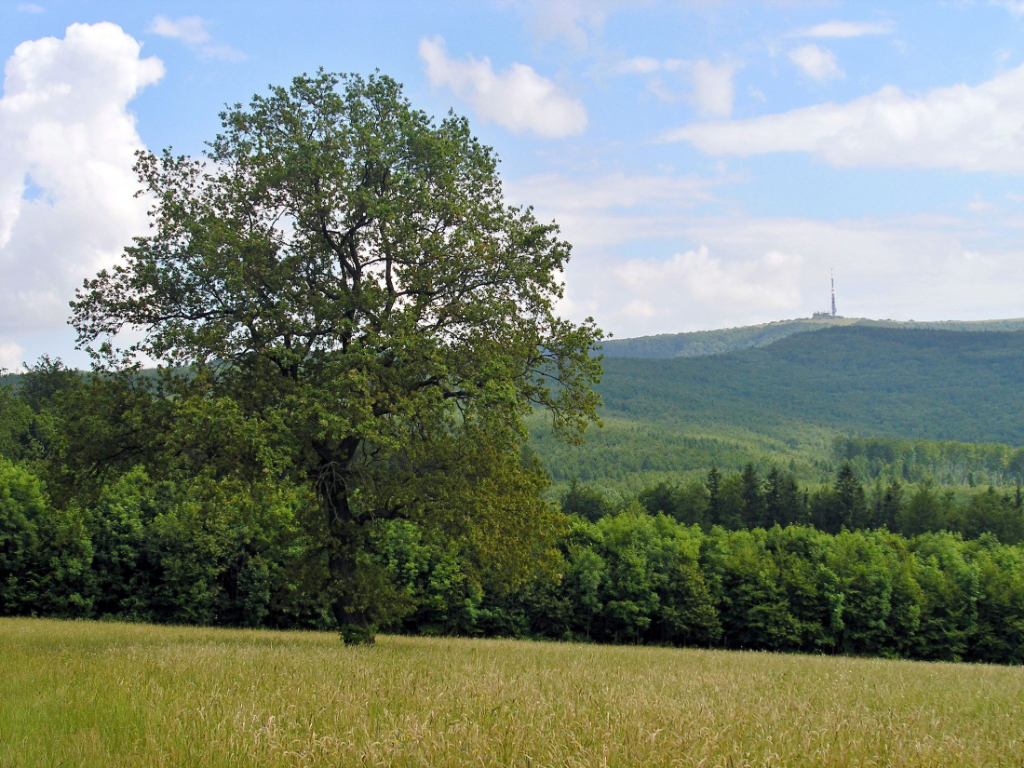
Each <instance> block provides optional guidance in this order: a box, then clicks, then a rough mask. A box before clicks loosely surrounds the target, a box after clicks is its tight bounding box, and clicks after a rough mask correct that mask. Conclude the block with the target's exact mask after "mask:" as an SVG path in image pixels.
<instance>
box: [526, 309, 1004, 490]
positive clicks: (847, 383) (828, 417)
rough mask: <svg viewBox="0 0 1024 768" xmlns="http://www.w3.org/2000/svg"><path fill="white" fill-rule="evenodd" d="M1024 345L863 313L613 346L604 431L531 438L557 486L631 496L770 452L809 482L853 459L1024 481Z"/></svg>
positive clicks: (898, 473)
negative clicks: (838, 322) (849, 321)
mask: <svg viewBox="0 0 1024 768" xmlns="http://www.w3.org/2000/svg"><path fill="white" fill-rule="evenodd" d="M631 342H632V340H623V341H622V342H608V343H607V344H609V345H611V344H615V343H620V344H629V343H631ZM1022 342H1024V333H1021V332H1020V331H1019V329H1018V330H1014V331H1006V332H999V333H992V332H977V331H969V330H963V331H954V330H939V329H928V328H924V327H914V328H890V327H885V325H884V324H874V325H870V324H855V325H850V326H846V327H829V328H824V329H822V330H820V331H816V332H814V333H799V334H795V335H791V336H788V337H786V338H783V339H781V340H778V341H775V342H774V343H772V344H770V345H768V346H765V347H762V348H757V349H745V350H740V351H733V352H728V353H727V354H717V355H711V356H703V357H687V358H676V359H638V358H635V357H633V358H626V357H616V356H613V355H612V354H611V353H609V355H608V359H606V360H605V361H604V378H603V380H602V383H601V385H600V386H599V388H598V391H599V392H600V394H601V397H602V400H603V403H604V412H603V415H602V419H603V422H604V428H603V429H601V430H597V431H596V432H595V433H594V434H592V435H589V436H588V440H587V443H586V444H584V445H582V446H580V447H579V448H575V447H574V448H572V449H571V450H570V449H569V448H567V447H564V446H561V445H559V444H557V443H556V442H554V441H553V440H551V439H549V438H547V437H545V436H544V435H543V434H542V433H541V430H540V428H539V427H540V423H539V422H538V426H537V428H536V429H535V430H534V432H533V434H532V438H531V439H532V445H533V446H534V448H535V450H536V452H537V455H538V456H539V457H540V458H541V460H542V461H543V463H544V465H545V467H546V468H547V469H548V471H550V472H551V474H552V477H553V478H554V480H555V482H556V483H567V482H568V481H569V480H570V478H572V477H577V478H579V480H580V481H581V482H585V483H591V484H598V485H600V486H601V487H602V488H603V489H605V490H606V491H617V492H623V493H626V494H635V493H637V492H638V491H640V490H642V489H643V488H645V487H649V486H652V485H655V484H657V483H658V482H661V481H668V482H671V483H678V482H681V481H685V480H688V479H692V478H694V477H697V476H703V475H704V474H705V473H706V472H707V470H708V467H710V466H711V465H712V464H713V463H714V464H717V465H718V466H719V467H720V468H722V469H726V470H730V471H732V470H740V469H742V468H743V467H744V466H746V465H747V464H748V463H753V464H754V466H755V467H757V468H758V469H759V470H761V471H762V472H763V471H767V468H768V467H770V465H771V464H773V463H775V464H778V465H780V466H782V467H786V468H789V469H790V470H791V471H793V472H794V473H795V474H796V475H797V476H798V478H799V479H800V480H801V481H803V482H808V483H811V482H813V483H820V482H826V481H830V480H831V477H832V475H833V474H834V472H835V471H836V470H837V469H839V468H840V467H841V466H842V465H843V463H845V462H849V463H850V466H851V467H852V469H853V471H854V472H855V474H857V476H858V477H860V478H862V479H874V478H876V477H882V478H883V479H884V480H886V481H890V480H892V479H900V480H901V481H902V482H906V483H915V484H916V483H921V482H924V481H925V480H928V479H931V480H934V482H935V483H936V484H939V485H969V484H970V483H971V482H973V483H974V484H975V485H978V486H984V485H989V484H993V485H997V486H999V485H1005V484H1013V483H1014V482H1017V481H1018V480H1024V448H1022V447H1021V446H1024V431H1022V427H1021V425H1022V424H1024V401H1022V400H1021V398H1020V397H1019V381H1021V380H1022V379H1024V352H1022V350H1024V343H1022ZM608 348H609V349H611V347H610V346H609V347H608Z"/></svg>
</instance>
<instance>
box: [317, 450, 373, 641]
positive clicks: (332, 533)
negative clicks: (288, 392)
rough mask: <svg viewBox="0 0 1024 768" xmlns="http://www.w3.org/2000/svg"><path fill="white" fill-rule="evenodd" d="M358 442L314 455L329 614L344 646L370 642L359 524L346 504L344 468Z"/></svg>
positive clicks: (349, 506)
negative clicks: (324, 540)
mask: <svg viewBox="0 0 1024 768" xmlns="http://www.w3.org/2000/svg"><path fill="white" fill-rule="evenodd" d="M357 447H358V441H355V440H351V441H346V443H345V444H343V446H342V448H341V450H340V451H338V452H337V453H340V454H342V455H345V454H347V455H346V456H345V458H343V459H341V460H339V459H338V458H336V456H337V453H334V452H328V451H325V450H321V451H318V453H320V456H321V462H320V467H319V477H318V479H317V492H318V495H319V496H320V504H321V506H322V508H323V513H324V516H325V522H326V523H327V538H328V541H327V569H328V573H329V574H330V577H331V583H332V588H333V590H332V591H333V593H334V598H333V605H332V606H331V612H332V613H333V614H334V618H335V621H336V622H337V624H338V628H339V630H340V631H341V636H342V638H343V639H344V640H345V643H346V644H365V643H372V642H373V632H374V629H375V627H374V624H373V620H372V619H373V617H372V616H371V615H370V614H369V613H368V611H367V610H366V607H365V602H366V601H365V599H364V597H365V596H363V595H360V594H359V581H358V580H359V573H358V568H359V548H360V544H361V536H360V524H359V521H358V520H357V519H356V516H355V515H354V514H353V511H352V507H351V504H350V503H349V493H348V487H347V486H348V483H347V481H348V477H349V471H348V467H349V466H350V462H351V461H352V457H353V456H354V454H355V451H356V448H357Z"/></svg>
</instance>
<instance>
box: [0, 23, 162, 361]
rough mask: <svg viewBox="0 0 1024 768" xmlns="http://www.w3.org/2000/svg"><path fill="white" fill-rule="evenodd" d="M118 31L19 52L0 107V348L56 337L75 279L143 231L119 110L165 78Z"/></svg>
mask: <svg viewBox="0 0 1024 768" xmlns="http://www.w3.org/2000/svg"><path fill="white" fill-rule="evenodd" d="M140 48H141V46H140V44H139V43H138V42H137V41H136V40H134V39H133V38H132V37H130V36H129V35H127V34H125V32H124V31H122V30H121V28H120V27H118V26H116V25H114V24H109V23H101V24H95V25H86V24H74V25H72V26H70V27H68V28H67V31H66V32H65V36H64V38H63V39H62V40H59V39H57V38H54V37H46V38H42V39H40V40H34V41H29V42H25V43H22V44H21V45H19V46H18V47H17V48H16V49H15V51H14V54H13V55H12V56H11V58H10V59H8V61H7V64H6V69H5V73H6V77H5V80H4V94H3V97H2V98H0V344H3V345H4V348H5V349H6V350H8V351H7V352H6V353H5V354H8V355H9V354H13V353H12V352H10V350H12V349H13V348H14V341H13V339H14V338H15V336H16V335H19V336H20V335H21V334H30V333H38V332H48V331H53V330H55V329H60V328H61V327H63V325H64V323H65V321H66V319H67V317H68V314H69V310H68V301H69V300H70V299H71V298H72V297H73V296H74V290H75V288H76V287H78V286H79V285H80V284H81V282H82V280H83V279H85V278H86V277H90V276H92V275H93V274H95V272H96V271H97V270H98V269H100V268H102V267H108V266H110V265H111V264H112V263H114V262H115V261H116V259H117V258H118V256H119V255H120V253H121V251H122V249H123V248H124V246H125V245H128V244H130V242H131V238H132V237H133V236H134V235H138V234H141V233H143V232H145V230H146V226H147V218H146V208H147V203H146V202H145V201H144V200H139V199H135V198H134V193H135V192H136V190H137V189H138V187H139V184H138V181H137V179H136V177H135V174H134V173H133V172H132V170H131V167H132V164H133V162H134V153H135V151H136V150H138V149H141V148H143V144H142V141H141V139H140V138H139V135H138V133H137V132H136V130H135V117H134V116H133V115H132V114H131V113H130V112H129V111H128V108H127V105H128V102H130V101H131V100H132V99H133V98H134V97H135V96H136V95H137V94H138V93H139V92H140V91H141V90H143V89H144V88H146V87H147V86H149V85H151V84H153V83H156V82H157V81H158V80H160V78H161V77H162V76H163V74H164V67H163V64H162V63H161V62H160V60H159V59H156V58H147V59H142V58H140V55H139V54H140ZM18 362H20V361H18Z"/></svg>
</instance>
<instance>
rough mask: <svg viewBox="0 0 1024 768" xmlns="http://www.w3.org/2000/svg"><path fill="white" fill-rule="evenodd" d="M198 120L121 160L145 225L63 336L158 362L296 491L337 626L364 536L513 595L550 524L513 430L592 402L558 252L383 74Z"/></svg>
mask: <svg viewBox="0 0 1024 768" xmlns="http://www.w3.org/2000/svg"><path fill="white" fill-rule="evenodd" d="M221 119H222V125H223V128H222V132H221V133H220V134H219V135H218V136H217V137H216V138H215V139H214V140H213V141H212V142H211V143H210V144H209V149H208V151H207V152H206V156H205V157H204V158H200V159H197V158H191V157H183V156H175V155H174V154H173V153H172V152H171V151H169V150H167V151H164V152H163V153H162V154H161V155H155V154H152V153H140V155H139V157H138V163H137V166H136V170H137V172H138V174H139V178H140V181H141V182H142V184H143V187H144V189H143V192H144V193H147V194H149V195H151V197H152V200H153V206H152V210H151V231H150V233H149V234H148V235H146V236H144V237H140V238H137V239H136V240H135V242H134V244H133V245H132V246H131V247H129V248H127V249H126V251H125V254H124V259H123V261H122V263H121V264H119V265H117V266H115V267H114V268H113V269H111V270H109V271H103V272H100V273H99V274H98V275H97V277H96V278H95V279H93V280H90V281H87V282H86V284H85V285H84V287H83V288H82V289H80V291H79V292H78V295H77V298H76V300H75V301H74V302H73V303H72V308H73V318H72V321H73V323H74V325H75V327H76V329H77V331H78V335H79V344H80V345H81V346H85V347H88V348H89V349H90V350H92V352H93V354H94V357H95V360H96V361H97V366H98V367H100V368H102V369H105V370H113V369H124V368H129V367H130V366H131V365H132V364H134V365H138V362H137V361H138V360H139V359H140V358H149V359H151V360H157V361H159V363H160V367H161V369H162V372H163V375H162V378H161V382H162V383H161V384H160V387H162V388H163V391H164V392H165V393H166V394H169V395H172V396H173V399H174V401H175V402H182V401H189V400H194V401H197V402H199V403H202V404H205V405H204V406H202V407H208V408H209V413H210V414H215V413H219V414H223V413H224V410H223V408H221V409H220V410H218V409H217V408H214V407H213V405H212V404H215V403H220V402H226V403H230V413H231V414H232V416H231V418H241V419H243V420H245V421H246V422H247V423H248V424H250V426H251V430H255V433H252V432H251V431H242V432H240V433H239V434H242V435H245V436H246V437H245V439H248V440H253V441H256V440H257V437H256V436H254V434H256V433H258V442H259V445H260V446H261V451H262V454H261V456H260V457H259V461H260V462H261V466H262V471H263V472H264V473H270V474H272V475H274V476H279V477H280V478H282V479H284V480H288V481H292V482H296V483H299V484H305V485H307V486H308V487H310V488H312V489H315V491H316V493H317V496H318V498H319V500H320V505H321V508H322V512H323V514H322V516H321V518H320V521H319V525H320V526H321V528H320V529H319V534H320V535H321V536H322V537H323V541H324V542H325V546H326V548H327V550H328V560H329V563H330V567H329V571H330V574H331V578H332V581H333V584H334V589H335V590H336V600H335V613H336V616H337V618H338V621H339V623H340V624H342V625H346V624H348V625H355V626H363V627H365V626H370V625H372V624H373V623H374V622H375V621H377V620H378V619H379V618H381V617H386V616H387V615H388V613H387V612H388V610H390V609H389V607H388V606H389V601H388V600H387V599H385V598H384V597H382V595H384V594H385V593H386V590H383V587H381V579H382V578H383V577H382V575H381V574H380V573H377V572H375V571H374V569H373V567H372V565H371V564H370V563H368V562H367V561H366V559H365V558H362V557H360V551H361V548H362V546H363V544H364V543H365V541H366V540H367V537H369V536H371V535H372V533H373V527H374V526H375V525H377V524H379V523H380V522H381V521H388V520H393V519H398V518H407V519H414V520H416V521H417V522H419V523H421V524H423V525H425V526H427V527H428V528H430V527H434V528H437V529H443V530H444V531H445V534H446V535H447V536H450V537H452V538H453V539H454V540H457V541H459V542H461V546H463V547H464V548H466V550H467V551H468V552H470V553H471V555H472V558H471V559H474V560H475V561H476V562H479V563H481V564H486V565H487V566H489V568H491V569H493V568H494V567H495V566H497V567H499V568H500V569H501V570H502V573H503V579H511V580H512V581H514V580H515V578H516V574H517V573H519V572H520V571H521V570H522V565H523V563H524V562H528V561H529V559H530V557H529V556H530V555H531V554H537V553H538V552H539V551H540V550H543V549H544V547H546V546H549V544H548V543H545V540H544V536H543V535H542V534H543V532H544V531H550V530H552V524H549V523H552V521H551V520H546V519H545V518H546V517H547V516H549V515H550V514H551V513H550V512H549V511H548V508H547V506H546V504H545V503H544V502H543V501H542V500H541V498H540V493H539V491H540V489H541V488H542V487H543V486H544V484H545V483H546V478H545V476H544V474H543V472H542V471H541V469H540V468H539V466H538V465H537V464H536V462H535V461H530V460H524V459H523V457H522V455H521V450H520V449H521V447H522V444H523V442H524V441H525V438H526V432H525V429H524V426H523V420H524V418H525V417H526V416H527V414H529V413H530V412H531V411H532V410H533V409H535V408H536V409H541V410H543V411H545V412H546V413H548V414H549V415H550V417H551V423H552V426H553V428H554V430H555V431H556V432H558V433H560V434H562V435H563V436H565V437H566V438H567V439H569V440H570V441H575V440H578V439H580V438H581V436H582V433H583V431H584V430H585V428H586V426H587V423H588V422H589V421H591V420H592V419H594V418H595V417H596V407H597V405H598V398H597V395H596V394H595V393H594V391H593V388H592V387H593V385H594V384H595V383H596V382H597V381H598V379H599V376H600V371H601V363H600V359H599V358H597V357H594V356H593V355H592V354H591V350H592V348H593V347H594V345H595V344H597V343H598V342H599V341H600V340H601V338H602V333H601V331H600V330H599V329H598V328H597V327H596V325H595V324H594V322H593V321H592V320H589V319H588V320H587V321H585V322H583V323H582V324H574V323H571V322H569V321H567V320H564V319H562V318H560V317H559V316H558V315H557V314H556V312H555V303H556V301H557V300H558V299H559V298H560V297H561V296H562V290H563V286H562V282H561V270H562V268H563V266H564V265H565V263H566V260H567V259H568V258H569V252H570V246H569V244H568V243H567V242H565V241H564V240H561V239H559V237H558V228H557V226H556V225H555V224H554V223H540V222H539V221H537V219H536V217H535V216H534V214H533V212H532V210H531V209H529V208H518V207H512V206H509V205H508V204H507V203H506V202H505V200H504V198H503V196H502V185H501V180H500V178H499V175H498V171H497V160H496V158H495V155H494V153H493V152H492V151H491V150H490V149H489V148H488V147H485V146H483V145H482V144H480V143H479V141H478V140H477V139H476V138H474V137H473V135H472V134H471V132H470V129H469V125H468V123H467V121H466V120H465V119H464V118H460V117H456V116H454V115H449V116H448V117H446V118H444V119H443V120H441V121H439V122H437V121H435V120H433V119H432V118H430V117H429V116H428V115H426V114H425V113H423V112H421V111H418V110H415V109H413V107H412V106H411V105H410V103H409V102H408V100H407V99H406V98H405V97H404V96H403V95H402V90H401V87H400V85H399V84H398V83H396V82H395V81H394V80H392V79H390V78H388V77H385V76H380V75H375V76H370V77H369V78H365V79H364V78H362V77H358V76H342V75H335V74H329V73H326V72H323V71H321V72H319V73H317V74H316V75H314V76H303V77H298V78H296V79H295V80H294V81H293V82H292V84H291V85H290V86H289V87H276V88H272V89H271V90H270V92H269V93H268V94H267V95H257V96H255V97H253V99H252V101H251V102H250V104H249V105H248V106H243V105H240V104H239V105H234V106H232V107H230V108H227V109H226V110H225V111H224V112H223V113H222V114H221ZM126 330H130V331H133V332H134V333H135V334H136V338H137V340H136V341H134V342H133V343H130V344H129V343H123V345H122V346H120V347H119V346H118V345H119V338H124V337H123V336H122V337H119V336H118V334H121V333H122V332H123V331H126ZM133 361H135V362H134V363H133ZM211 418H212V417H211ZM382 590H383V591H382Z"/></svg>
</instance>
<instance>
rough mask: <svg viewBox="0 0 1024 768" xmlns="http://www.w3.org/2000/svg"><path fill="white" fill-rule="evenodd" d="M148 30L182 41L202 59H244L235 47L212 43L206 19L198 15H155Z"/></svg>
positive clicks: (243, 55)
mask: <svg viewBox="0 0 1024 768" xmlns="http://www.w3.org/2000/svg"><path fill="white" fill-rule="evenodd" d="M149 31H150V32H151V33H153V34H154V35H159V36H160V37H168V38H170V39H172V40H178V41H180V42H182V43H183V44H184V45H185V46H186V47H188V48H190V49H191V50H193V51H195V52H196V53H197V54H198V55H199V56H200V57H202V58H204V59H222V60H224V61H242V60H244V59H245V54H244V53H242V52H241V51H239V50H238V49H237V48H232V47H231V46H230V45H219V44H216V43H214V42H213V38H212V37H211V36H210V32H209V30H208V29H207V28H206V20H205V19H202V18H200V17H199V16H184V17H182V18H180V19H177V20H171V19H169V18H167V17H166V16H157V17H156V18H155V19H153V21H152V22H151V23H150V25H149Z"/></svg>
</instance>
